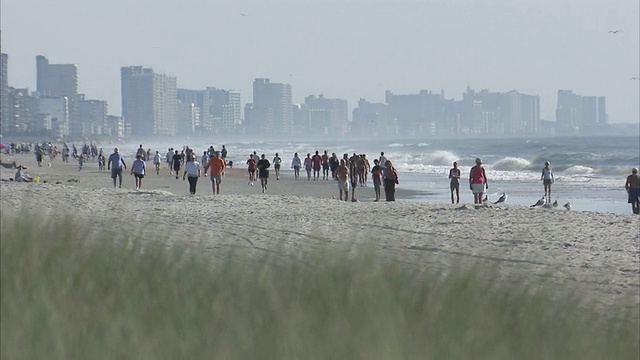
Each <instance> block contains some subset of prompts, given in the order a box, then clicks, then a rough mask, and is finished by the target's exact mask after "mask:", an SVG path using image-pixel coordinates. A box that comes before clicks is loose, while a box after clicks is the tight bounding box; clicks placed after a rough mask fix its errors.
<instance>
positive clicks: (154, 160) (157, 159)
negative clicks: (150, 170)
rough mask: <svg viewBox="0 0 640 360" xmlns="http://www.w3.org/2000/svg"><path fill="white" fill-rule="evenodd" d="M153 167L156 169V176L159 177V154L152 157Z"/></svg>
mask: <svg viewBox="0 0 640 360" xmlns="http://www.w3.org/2000/svg"><path fill="white" fill-rule="evenodd" d="M153 165H154V166H155V167H156V175H160V152H158V151H156V154H155V155H153Z"/></svg>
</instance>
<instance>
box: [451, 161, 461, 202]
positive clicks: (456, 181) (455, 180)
mask: <svg viewBox="0 0 640 360" xmlns="http://www.w3.org/2000/svg"><path fill="white" fill-rule="evenodd" d="M460 175H461V174H460V169H459V168H458V162H457V161H454V162H453V168H452V169H450V170H449V179H451V181H450V182H449V189H450V190H451V203H452V204H458V203H460ZM454 193H455V195H456V201H455V203H454V202H453V200H454V199H453V194H454Z"/></svg>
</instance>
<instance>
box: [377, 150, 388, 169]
mask: <svg viewBox="0 0 640 360" xmlns="http://www.w3.org/2000/svg"><path fill="white" fill-rule="evenodd" d="M378 162H380V166H385V165H384V164H386V163H387V158H386V157H385V156H384V151H381V152H380V157H379V158H378Z"/></svg>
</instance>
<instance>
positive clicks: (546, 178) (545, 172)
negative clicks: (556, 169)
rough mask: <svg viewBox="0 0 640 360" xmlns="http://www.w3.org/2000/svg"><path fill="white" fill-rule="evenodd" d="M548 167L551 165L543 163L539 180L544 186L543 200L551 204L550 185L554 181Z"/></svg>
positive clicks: (546, 162)
mask: <svg viewBox="0 0 640 360" xmlns="http://www.w3.org/2000/svg"><path fill="white" fill-rule="evenodd" d="M550 165H551V163H549V162H548V161H545V162H544V167H543V168H542V175H540V180H542V184H543V185H544V198H545V201H546V202H547V203H550V202H551V184H553V182H554V181H555V178H554V177H553V171H551V167H550Z"/></svg>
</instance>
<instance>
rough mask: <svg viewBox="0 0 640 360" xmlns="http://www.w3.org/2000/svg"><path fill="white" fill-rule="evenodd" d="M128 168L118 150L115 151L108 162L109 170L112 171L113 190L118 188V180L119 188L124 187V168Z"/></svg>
mask: <svg viewBox="0 0 640 360" xmlns="http://www.w3.org/2000/svg"><path fill="white" fill-rule="evenodd" d="M123 167H124V168H125V169H126V168H127V164H125V162H124V159H123V158H122V155H120V151H119V150H118V148H115V149H113V154H111V155H110V156H109V160H108V161H107V170H111V178H112V179H113V188H114V189H115V187H116V178H118V179H119V180H120V181H119V183H118V187H119V188H121V187H122V168H123Z"/></svg>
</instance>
